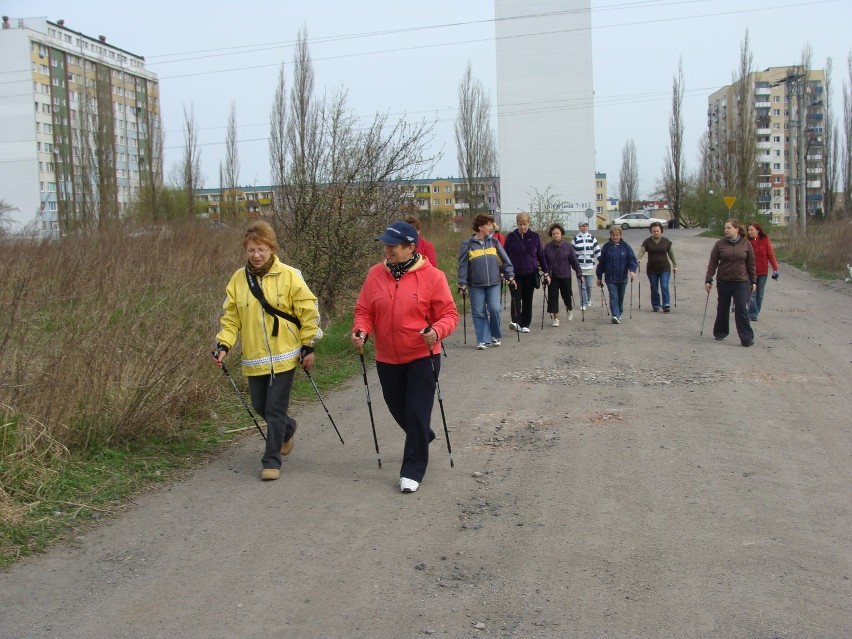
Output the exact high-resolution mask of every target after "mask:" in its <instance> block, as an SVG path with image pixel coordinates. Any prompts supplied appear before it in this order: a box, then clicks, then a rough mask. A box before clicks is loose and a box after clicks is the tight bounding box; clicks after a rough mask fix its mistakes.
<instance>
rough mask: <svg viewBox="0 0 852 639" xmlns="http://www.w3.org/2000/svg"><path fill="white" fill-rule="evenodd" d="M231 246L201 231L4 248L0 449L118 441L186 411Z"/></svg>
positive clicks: (218, 234) (161, 429)
mask: <svg viewBox="0 0 852 639" xmlns="http://www.w3.org/2000/svg"><path fill="white" fill-rule="evenodd" d="M238 247H239V240H238V238H235V237H233V236H231V235H230V234H229V233H227V232H222V231H212V230H207V229H206V228H204V227H199V226H197V225H192V226H187V227H183V228H176V229H173V230H170V231H168V232H166V233H160V234H154V235H146V236H143V237H137V238H132V237H128V235H127V233H126V232H124V231H121V230H114V231H111V232H108V233H102V234H99V235H97V236H92V237H81V238H72V239H68V240H64V241H62V242H60V243H33V242H16V243H4V244H3V245H2V246H0V270H2V272H3V273H4V278H3V281H2V283H0V361H2V362H3V367H4V369H5V370H4V372H3V375H2V382H0V414H5V419H4V420H3V423H4V424H5V426H4V427H3V429H2V432H0V451H2V452H3V454H4V455H13V456H21V455H26V456H31V455H33V454H36V455H45V456H50V455H53V454H57V453H58V454H61V453H62V451H63V449H65V450H67V449H75V450H85V449H86V448H88V447H90V446H93V445H98V446H100V445H104V444H107V445H109V444H120V443H121V442H126V441H128V440H131V439H133V438H136V437H139V436H144V435H150V434H163V433H166V432H168V431H169V429H170V428H172V427H173V426H174V425H175V424H176V423H177V422H178V421H179V420H180V419H181V418H182V417H183V416H185V415H187V413H190V412H191V411H193V410H194V409H195V406H196V405H197V404H198V403H199V400H200V399H201V398H202V395H203V386H204V380H205V379H206V378H207V375H206V374H208V373H209V370H208V369H207V366H205V365H209V362H206V361H204V357H203V356H204V354H205V351H206V349H208V348H209V346H210V342H211V340H212V335H213V334H214V330H215V326H216V317H217V311H218V308H219V303H218V302H219V301H220V298H221V297H222V286H223V284H222V281H223V273H230V271H231V270H232V269H233V267H234V265H235V264H238V263H239V261H238V260H239V257H238V253H237V252H236V251H237V249H238Z"/></svg>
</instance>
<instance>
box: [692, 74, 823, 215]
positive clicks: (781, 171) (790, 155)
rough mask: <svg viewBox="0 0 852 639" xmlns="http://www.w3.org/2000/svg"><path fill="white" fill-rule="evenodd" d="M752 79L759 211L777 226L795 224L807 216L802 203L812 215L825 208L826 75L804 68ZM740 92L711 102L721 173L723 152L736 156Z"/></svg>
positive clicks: (729, 91) (720, 94)
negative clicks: (733, 150) (733, 146)
mask: <svg viewBox="0 0 852 639" xmlns="http://www.w3.org/2000/svg"><path fill="white" fill-rule="evenodd" d="M805 76H806V77H805ZM746 81H747V82H748V83H749V84H750V85H751V89H752V95H753V100H752V104H751V105H750V107H747V108H749V109H750V111H751V114H750V117H752V118H753V119H754V123H755V127H754V132H755V136H756V147H757V166H758V171H757V173H758V177H757V202H756V203H757V207H758V210H759V211H761V212H762V213H764V214H766V215H770V216H771V219H772V222H773V224H781V225H786V224H792V223H795V222H796V221H797V219H798V216H799V215H800V214H801V208H802V200H804V203H805V210H806V212H807V215H808V216H811V215H813V214H814V213H815V212H816V211H817V210H818V209H821V208H822V199H823V195H822V175H823V172H824V156H823V147H822V145H823V127H824V117H825V105H824V104H823V95H824V93H823V92H824V88H825V72H824V71H823V70H811V71H809V72H808V73H807V74H803V73H800V68H799V67H790V66H787V67H770V68H768V69H766V70H764V71H756V72H754V73H752V74H750V75H749V76H748V78H746ZM736 88H737V87H736V85H727V86H724V87H722V88H721V89H719V90H718V91H716V92H715V93H713V94H712V95H710V97H709V98H708V110H707V119H708V122H707V124H708V129H709V133H710V152H711V158H712V162H713V166H714V169H715V170H716V171H721V165H722V162H723V160H724V158H723V156H722V154H724V153H730V152H731V143H730V142H729V141H730V140H732V138H733V132H734V127H735V123H736V120H737V117H738V112H737V109H738V104H737V97H736V96H737V91H736ZM800 114H801V115H800ZM802 116H803V117H802ZM801 189H804V190H803V191H802V190H801ZM803 196H804V197H803Z"/></svg>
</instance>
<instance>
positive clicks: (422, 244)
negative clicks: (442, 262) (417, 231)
mask: <svg viewBox="0 0 852 639" xmlns="http://www.w3.org/2000/svg"><path fill="white" fill-rule="evenodd" d="M417 252H418V253H420V255H422V256H423V257H428V258H429V262H430V263H431V264H432V266H435V267H437V268H441V267H440V266H438V254H437V253H435V245H434V244H432V242H430V241H429V240H427V239H425V238H424V237H423V236H422V235H421V236H420V237H419V239H418V241H417Z"/></svg>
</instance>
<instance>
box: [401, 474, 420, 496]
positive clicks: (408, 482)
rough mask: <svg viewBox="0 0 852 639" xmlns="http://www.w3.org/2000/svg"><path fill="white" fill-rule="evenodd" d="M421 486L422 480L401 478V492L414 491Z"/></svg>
mask: <svg viewBox="0 0 852 639" xmlns="http://www.w3.org/2000/svg"><path fill="white" fill-rule="evenodd" d="M419 487H420V482H416V481H414V480H413V479H409V478H408V477H400V478H399V492H401V493H413V492H414V491H416V490H417V489H418V488H419Z"/></svg>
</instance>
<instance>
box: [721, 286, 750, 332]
mask: <svg viewBox="0 0 852 639" xmlns="http://www.w3.org/2000/svg"><path fill="white" fill-rule="evenodd" d="M750 291H751V284H750V283H749V282H722V281H719V282H716V292H717V294H718V296H719V301H718V304H717V306H716V321H715V322H714V323H713V337H716V338H717V339H722V338H725V337H727V336H728V332H729V330H730V315H731V300H733V302H734V321H735V323H736V326H737V335H739V338H740V343H741V344H749V343H751V342H753V341H754V331H753V330H751V323H750V322H749V320H748V295H749V292H750Z"/></svg>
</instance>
